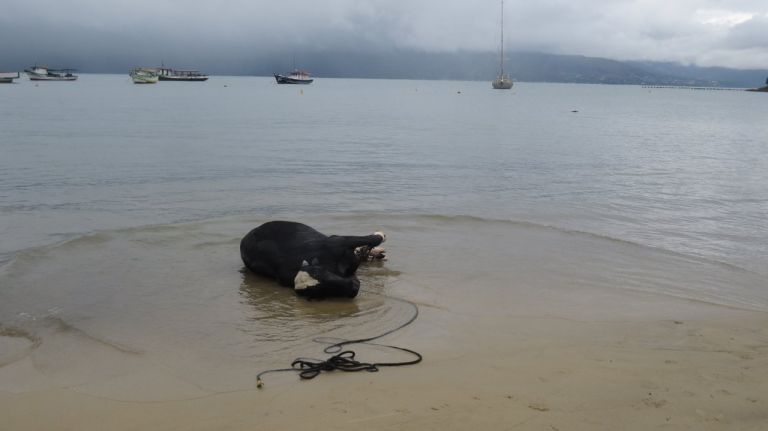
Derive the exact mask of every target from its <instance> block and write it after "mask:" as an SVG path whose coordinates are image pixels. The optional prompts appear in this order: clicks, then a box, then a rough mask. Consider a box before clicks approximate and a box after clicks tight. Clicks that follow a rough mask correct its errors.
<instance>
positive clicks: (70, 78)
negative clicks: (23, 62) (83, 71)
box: [29, 75, 77, 81]
mask: <svg viewBox="0 0 768 431" xmlns="http://www.w3.org/2000/svg"><path fill="white" fill-rule="evenodd" d="M29 80H30V81H76V80H77V76H33V75H29Z"/></svg>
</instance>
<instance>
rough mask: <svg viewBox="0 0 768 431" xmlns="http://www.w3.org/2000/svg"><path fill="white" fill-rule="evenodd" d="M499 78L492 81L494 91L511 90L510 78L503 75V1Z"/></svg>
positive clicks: (502, 7)
mask: <svg viewBox="0 0 768 431" xmlns="http://www.w3.org/2000/svg"><path fill="white" fill-rule="evenodd" d="M500 66H501V67H500V70H499V76H497V77H496V79H494V80H493V82H492V83H491V85H493V88H495V89H496V90H509V89H510V88H512V78H510V77H509V75H508V74H506V73H504V0H501V63H500Z"/></svg>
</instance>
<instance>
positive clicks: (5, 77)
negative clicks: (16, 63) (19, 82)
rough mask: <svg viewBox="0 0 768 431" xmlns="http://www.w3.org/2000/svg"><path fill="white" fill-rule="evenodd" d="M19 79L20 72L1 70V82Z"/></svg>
mask: <svg viewBox="0 0 768 431" xmlns="http://www.w3.org/2000/svg"><path fill="white" fill-rule="evenodd" d="M14 79H19V72H0V84H10V83H12V82H13V80H14Z"/></svg>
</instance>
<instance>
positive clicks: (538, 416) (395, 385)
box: [0, 297, 768, 430]
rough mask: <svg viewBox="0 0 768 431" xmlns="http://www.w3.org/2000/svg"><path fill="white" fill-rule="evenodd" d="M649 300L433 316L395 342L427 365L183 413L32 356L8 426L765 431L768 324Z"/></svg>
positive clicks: (149, 377) (225, 397) (6, 393)
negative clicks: (43, 365)
mask: <svg viewBox="0 0 768 431" xmlns="http://www.w3.org/2000/svg"><path fill="white" fill-rule="evenodd" d="M636 299H640V300H641V301H640V302H642V307H648V308H646V309H645V311H649V310H651V309H653V308H656V307H657V306H658V308H656V310H657V311H656V312H654V313H652V314H653V315H651V316H646V317H645V318H638V317H634V318H631V319H629V320H628V319H626V318H622V317H621V315H622V314H623V313H624V312H625V311H627V312H628V313H629V314H631V313H632V311H633V310H622V309H621V307H619V308H615V309H613V310H611V312H608V313H603V315H602V316H600V317H599V318H597V319H592V320H590V319H584V317H585V316H573V317H556V316H546V315H540V316H520V315H503V314H493V315H483V314H473V313H464V312H462V311H452V310H444V309H440V308H435V307H431V306H429V305H428V304H423V305H422V306H421V310H422V315H421V317H420V319H419V320H418V321H417V323H416V324H414V325H413V326H411V327H409V328H407V329H405V330H403V331H402V332H400V333H398V334H396V335H393V336H391V337H389V338H387V340H386V341H389V342H392V343H396V344H400V345H404V346H410V347H416V346H418V349H419V350H420V351H421V352H422V353H423V354H424V355H425V360H424V362H423V363H422V364H419V365H416V366H412V367H405V368H397V369H395V368H390V369H382V370H381V371H380V372H379V373H370V374H369V373H354V374H344V373H339V372H336V373H333V374H327V375H322V376H320V377H318V378H316V379H315V380H312V381H299V380H298V378H297V377H296V376H295V375H293V374H285V375H274V374H273V375H269V376H267V377H265V381H266V386H265V387H264V388H262V389H256V388H255V387H254V388H253V389H252V390H244V391H237V392H233V393H222V394H212V395H201V396H198V397H190V398H188V399H179V400H172V401H155V402H135V401H134V402H131V401H122V400H115V399H109V398H104V397H99V396H94V395H89V394H88V393H83V388H79V387H78V386H73V387H69V388H54V387H51V382H50V381H48V380H47V379H46V377H45V376H44V375H41V374H40V373H39V372H36V370H35V359H34V357H29V356H27V357H25V358H23V359H19V360H17V361H16V362H13V363H11V364H8V365H5V366H4V367H2V368H0V415H2V417H3V422H4V429H9V430H52V429H57V430H103V429H112V430H135V429H152V430H175V429H187V430H246V429H249V430H252V429H263V430H269V429H350V430H351V429H360V428H361V427H362V428H365V429H409V430H411V429H412V430H423V429H428V430H432V429H434V430H442V429H455V430H462V429H470V428H478V427H484V428H485V429H498V430H506V429H525V430H615V429H627V430H648V429H665V430H667V429H669V430H684V429H690V430H763V429H765V427H766V426H767V425H768V377H767V375H766V373H765V370H766V369H768V325H767V324H768V316H766V315H765V314H763V313H752V312H740V311H736V310H731V309H726V308H722V307H712V306H708V305H705V304H699V303H692V302H685V301H679V300H678V301H672V302H673V303H672V304H670V301H668V300H666V299H665V300H663V301H660V300H659V298H648V297H646V298H636ZM635 311H636V310H635ZM427 333H428V334H431V335H429V336H425V335H421V334H427ZM5 338H7V337H5ZM3 342H4V343H8V342H9V341H8V340H7V339H4V340H3ZM11 342H12V341H11ZM16 347H17V348H19V347H21V346H16ZM374 354H375V353H374ZM255 372H256V370H254V374H255ZM243 379H246V380H247V379H253V376H249V375H245V376H243ZM130 382H133V383H134V384H136V385H138V386H142V385H146V386H145V387H151V386H152V385H161V386H163V390H165V391H173V390H176V389H179V388H175V389H174V388H173V387H174V386H183V385H184V383H183V382H181V381H179V380H178V379H175V378H174V377H173V370H168V369H166V370H158V369H152V368H151V367H150V368H143V369H141V370H140V371H136V372H134V373H133V374H132V375H131V374H129V375H125V376H120V377H119V378H116V379H113V380H112V381H111V382H110V384H112V385H116V384H121V385H125V386H130V384H131V383H130ZM91 385H92V386H93V384H91ZM85 389H86V392H88V391H87V389H88V388H85ZM182 392H183V391H182Z"/></svg>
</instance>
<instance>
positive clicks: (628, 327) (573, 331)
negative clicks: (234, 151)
mask: <svg viewBox="0 0 768 431" xmlns="http://www.w3.org/2000/svg"><path fill="white" fill-rule="evenodd" d="M326 223H329V225H330V227H329V228H328V229H327V230H329V231H331V232H334V231H336V232H338V231H341V229H338V226H336V227H337V229H333V227H334V226H333V223H338V224H339V225H342V224H349V221H348V220H343V219H342V220H339V221H334V222H326ZM363 223H364V224H368V223H367V221H363V222H361V224H363ZM251 224H252V223H251V222H248V223H246V224H245V225H248V226H250V225H251ZM243 227H244V226H243V224H242V223H241V222H239V221H238V222H236V223H224V224H223V225H222V224H215V223H214V224H204V225H194V224H193V225H189V226H176V227H170V228H159V227H158V228H151V229H148V230H141V231H136V230H129V231H126V232H122V233H120V232H117V233H111V234H109V235H106V234H105V235H101V236H98V237H94V238H90V239H88V238H86V239H84V240H79V241H76V242H74V243H71V244H65V245H63V246H61V247H54V248H52V249H50V250H48V251H39V252H36V253H33V255H31V256H30V257H28V258H24V259H20V260H19V261H18V262H17V264H15V265H14V266H13V267H12V268H9V269H8V270H7V271H6V275H5V278H3V279H2V280H3V281H5V282H13V287H14V288H15V289H17V290H19V289H20V290H26V291H27V295H15V296H9V297H10V298H13V299H15V300H18V301H21V300H22V299H25V298H35V300H36V301H37V302H30V304H31V305H35V304H38V303H39V305H40V308H41V309H48V307H49V306H50V305H51V304H53V303H55V304H59V305H60V306H61V307H62V308H63V310H62V311H59V312H58V314H56V315H55V316H56V318H55V319H52V320H51V319H49V320H51V321H50V322H47V323H46V324H45V325H41V326H38V327H37V328H38V330H39V332H37V333H29V332H24V331H22V330H17V329H13V328H10V327H5V328H4V329H3V328H0V417H2V426H0V428H1V429H9V430H52V429H55V430H78V431H82V430H104V429H110V430H136V429H144V430H176V429H184V430H254V429H256V430H274V429H340V430H345V429H350V430H351V429H361V428H362V429H405V430H425V429H426V430H432V429H434V430H445V429H449V430H466V429H488V430H506V429H523V430H548V431H551V430H563V431H564V430H616V429H622V430H649V429H669V430H739V431H742V430H755V431H757V430H764V429H768V373H767V372H766V370H768V313H766V312H764V311H759V310H757V311H749V310H745V309H743V308H745V307H739V306H738V305H739V304H742V303H743V302H748V301H747V300H748V299H749V297H747V296H738V295H736V294H729V295H730V296H727V295H726V296H722V297H716V298H715V299H717V300H720V299H722V300H723V302H726V301H731V302H733V304H732V305H728V304H722V305H715V304H713V303H710V302H706V301H703V300H696V299H692V298H684V297H683V296H685V294H686V292H688V291H693V289H694V288H697V287H701V288H702V289H706V288H707V287H708V286H710V285H711V287H712V288H713V290H712V292H715V293H717V292H718V291H717V290H714V289H715V288H717V289H720V291H722V292H725V293H728V292H727V290H725V289H726V288H728V287H729V286H742V285H743V286H747V287H748V286H750V285H754V286H755V287H756V288H759V287H760V285H759V283H764V278H761V276H759V275H758V274H753V273H749V272H746V271H743V270H739V269H736V268H731V267H727V266H723V265H721V264H718V263H716V262H705V261H702V260H700V259H690V258H687V257H684V256H679V255H675V254H669V253H664V252H660V251H658V250H653V249H647V248H644V247H639V246H637V245H633V244H627V243H624V242H621V241H613V240H607V239H604V238H596V237H594V236H590V235H586V236H585V235H578V234H574V233H567V232H566V233H563V232H557V231H553V230H551V229H539V228H532V227H531V226H527V225H511V226H510V225H507V224H500V223H493V222H483V223H477V222H475V221H472V220H458V221H457V220H447V221H443V222H441V221H439V220H438V221H436V220H432V219H430V220H428V225H427V226H425V225H424V224H423V223H422V221H419V220H417V221H413V220H412V219H407V220H404V221H390V222H389V223H387V224H385V225H384V226H383V227H384V228H385V229H386V230H385V231H387V232H388V234H389V238H390V239H389V241H388V243H387V246H388V249H389V252H390V253H389V254H390V261H389V262H387V263H386V264H384V265H383V266H370V267H365V268H361V271H360V275H361V280H362V282H363V285H364V286H366V287H367V288H368V289H374V290H376V291H378V292H379V293H385V294H386V295H388V296H390V297H395V298H402V299H407V300H409V301H413V302H414V303H416V304H418V306H419V309H420V315H419V318H418V320H416V321H415V322H414V323H413V324H412V325H410V326H408V327H406V328H405V329H403V330H401V331H398V332H396V333H394V334H392V335H389V336H387V337H386V338H384V339H382V340H381V342H382V343H385V344H395V345H399V346H403V347H407V348H413V349H415V350H417V351H419V352H421V353H422V354H423V355H424V361H423V362H422V363H421V364H418V365H415V366H409V367H401V368H384V369H382V370H381V371H380V372H378V373H367V372H361V373H341V372H334V373H330V374H323V375H321V376H319V377H317V378H316V379H314V380H312V381H300V380H299V379H298V377H297V376H296V375H294V374H291V373H286V374H269V375H266V376H265V377H264V381H265V387H264V388H262V389H257V388H256V387H255V375H256V374H257V373H258V372H259V371H262V370H264V369H269V368H282V367H285V366H288V364H289V363H290V362H291V361H292V360H293V359H294V358H295V357H296V356H300V355H301V356H310V357H318V356H320V353H319V352H320V350H321V349H322V346H318V345H317V344H313V343H311V342H301V340H298V341H297V340H292V339H289V338H285V339H283V340H282V341H279V340H278V341H279V342H278V345H279V344H280V343H286V346H287V347H286V348H285V349H276V350H275V349H273V350H272V351H270V352H268V353H264V354H261V353H260V352H261V351H260V350H258V349H259V346H263V345H273V344H274V342H272V341H270V339H269V338H263V339H261V338H260V339H258V340H257V342H253V343H252V345H251V344H247V345H242V342H243V341H242V340H243V339H246V340H250V339H251V338H253V337H257V336H258V331H262V332H264V333H268V331H272V330H275V331H276V332H275V333H274V334H271V333H268V334H267V335H270V336H277V335H279V331H277V330H278V329H279V328H278V327H273V326H270V325H272V324H273V323H274V322H285V323H284V324H288V323H290V322H295V323H296V324H297V325H298V324H302V325H305V326H306V327H307V328H310V329H311V328H312V327H315V326H316V325H319V324H327V325H330V326H328V327H329V328H333V326H332V325H333V324H335V323H336V322H337V320H338V319H339V318H340V317H343V319H344V320H342V321H343V322H344V326H346V328H341V330H342V332H343V331H346V333H342V334H339V333H338V331H339V329H338V328H336V329H334V330H333V331H336V332H334V333H333V335H340V336H345V337H350V338H357V337H360V336H370V335H373V334H375V333H379V332H380V329H383V327H384V326H386V329H389V328H390V327H392V326H391V325H393V324H397V323H402V322H403V321H405V320H407V319H408V317H409V316H410V315H409V313H410V311H409V310H410V309H409V308H408V307H398V306H396V303H393V302H392V300H391V299H386V298H385V299H384V300H382V297H381V296H378V295H375V294H371V293H370V292H368V293H366V292H364V293H362V294H361V296H359V297H358V298H356V299H355V301H354V303H351V304H350V303H339V304H334V303H332V302H329V303H323V302H321V303H305V302H301V301H298V300H297V299H296V298H295V297H293V296H292V293H291V292H285V291H279V290H274V289H273V286H271V285H264V286H262V284H263V282H253V281H249V280H248V277H245V279H244V278H243V277H242V275H241V274H240V273H239V272H238V268H239V266H240V265H239V263H238V262H237V260H236V259H233V258H232V256H231V255H232V253H231V252H230V251H231V249H232V248H233V245H236V243H237V241H236V240H233V239H232V238H237V235H236V234H237V233H238V232H241V231H244V229H243ZM214 233H215V235H214ZM176 238H181V239H176ZM403 238H408V241H405V240H403ZM150 239H151V240H152V241H150ZM190 242H191V243H190ZM137 247H139V248H138V249H137ZM183 250H185V252H182V251H183ZM200 250H202V251H203V252H202V253H200V252H199V251H200ZM180 253H184V254H180ZM102 255H105V256H106V257H105V258H104V259H103V260H99V259H100V256H102ZM121 256H129V257H131V259H117V257H121ZM467 256H470V258H467ZM136 259H139V260H136ZM111 261H116V262H119V264H117V266H114V267H111V268H109V269H110V271H108V272H107V275H104V274H103V273H104V272H105V271H104V268H106V266H107V265H109V262H111ZM95 263H98V264H99V265H96V266H94V264H95ZM153 263H154V264H155V265H154V266H153ZM130 265H135V267H131V266H130ZM49 268H50V269H49ZM66 268H74V269H73V273H72V274H67V273H65V272H63V271H64V269H66ZM136 268H141V271H138V270H136ZM169 268H172V269H174V270H176V271H178V272H179V273H180V274H182V276H177V277H170V276H169V272H170V269H169ZM181 269H183V271H181ZM46 271H52V272H50V273H48V272H46ZM54 272H55V273H54ZM115 272H118V273H119V274H121V277H122V278H120V279H119V280H118V281H114V280H113V277H112V274H114V273H115ZM54 275H58V278H57V281H58V282H59V283H60V284H59V285H57V286H56V287H57V288H59V290H60V292H62V293H60V295H61V299H59V298H53V299H55V301H53V300H52V302H51V303H48V302H45V303H40V301H42V300H43V299H46V298H48V296H46V295H47V294H48V293H49V292H52V290H51V289H50V288H48V287H46V289H47V290H41V291H40V292H39V295H38V296H34V295H33V289H34V288H35V286H38V285H40V283H41V281H44V280H47V279H50V278H51V277H53V276H54ZM70 279H71V280H70ZM113 282H114V283H116V285H115V287H114V289H113V290H106V289H107V288H108V287H112V284H111V283H113ZM217 283H218V284H217ZM260 283H261V284H260ZM755 283H758V284H755ZM80 284H90V285H93V286H96V287H98V288H99V289H93V288H89V290H86V291H81V290H80V288H79V287H78V286H79V285H80ZM123 285H130V286H131V287H132V289H122V288H121V287H123ZM145 285H146V286H145ZM155 285H157V286H160V287H161V288H158V289H154V288H153V289H150V287H152V286H155ZM201 286H204V287H205V289H201ZM238 286H240V290H241V293H238ZM674 288H679V289H678V290H675V289H674ZM62 289H64V290H62ZM249 289H252V290H249ZM198 290H199V292H198ZM273 292H274V297H272V296H268V295H272V293H273ZM11 293H13V291H11ZM64 293H67V295H64ZM736 293H738V291H737V292H736ZM72 295H76V296H77V297H76V298H72ZM94 295H101V296H96V298H98V299H99V300H98V301H94ZM195 295H197V296H195ZM75 299H76V300H77V301H75ZM758 299H759V297H758ZM753 300H754V299H753ZM89 301H94V302H93V303H91V302H89ZM269 301H273V302H275V303H276V304H277V305H279V306H280V307H282V308H280V309H279V310H281V311H280V313H281V314H275V313H276V312H274V310H273V311H272V312H271V313H272V314H263V316H264V318H265V319H267V320H259V318H261V316H262V314H259V313H261V312H262V311H263V310H262V309H261V308H259V307H260V306H262V305H263V304H266V303H268V302H269ZM25 305H26V304H25ZM128 306H130V307H132V309H131V310H123V308H126V307H128ZM762 306H763V305H762V303H761V302H759V301H757V302H755V307H756V308H759V307H762ZM121 313H123V314H121ZM283 315H285V320H280V319H283V317H281V316H283ZM254 316H255V318H256V320H255V321H254V322H255V323H253V324H252V325H251V326H247V325H245V323H244V322H247V321H249V319H254ZM334 316H335V317H334ZM366 316H368V317H366ZM371 316H373V317H372V318H373V319H374V320H371ZM366 319H367V320H366ZM41 322H42V320H41ZM281 324H283V323H281ZM215 325H218V326H216V327H214V326H215ZM238 325H239V326H238ZM275 328H277V329H275ZM304 329H306V328H304V327H297V329H296V334H300V335H301V334H304V335H301V337H305V336H310V335H311V334H312V332H309V331H307V332H302V331H303V330H304ZM232 331H235V332H232ZM227 334H230V335H227ZM236 334H240V335H236ZM288 335H290V334H288ZM301 337H299V338H301ZM270 343H272V344H270ZM355 350H358V351H359V354H360V356H359V359H360V360H363V361H380V360H385V359H395V358H396V357H397V356H396V355H393V354H392V353H391V352H388V351H384V350H381V349H378V348H372V347H365V346H357V347H355ZM235 353H238V354H240V356H238V355H236V354H235ZM400 359H407V358H400Z"/></svg>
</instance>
